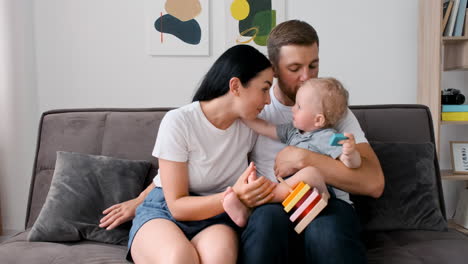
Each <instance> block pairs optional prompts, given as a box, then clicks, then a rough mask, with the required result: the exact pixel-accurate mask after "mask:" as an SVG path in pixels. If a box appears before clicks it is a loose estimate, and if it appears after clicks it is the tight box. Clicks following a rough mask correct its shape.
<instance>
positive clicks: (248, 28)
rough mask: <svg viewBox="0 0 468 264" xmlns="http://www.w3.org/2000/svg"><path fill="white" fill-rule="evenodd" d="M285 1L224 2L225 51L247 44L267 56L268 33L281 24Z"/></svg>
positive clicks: (243, 0)
mask: <svg viewBox="0 0 468 264" xmlns="http://www.w3.org/2000/svg"><path fill="white" fill-rule="evenodd" d="M285 2H286V1H285V0H225V5H224V8H225V12H226V16H225V17H226V22H225V25H226V49H227V48H229V47H232V46H234V45H237V44H248V45H251V46H254V47H256V48H257V49H258V50H260V51H261V52H263V53H264V54H265V55H266V54H267V49H266V41H267V38H268V34H270V31H271V30H272V29H273V28H274V27H275V26H276V25H277V24H279V23H281V22H283V21H284V20H285V19H286V18H285V13H286V3H285Z"/></svg>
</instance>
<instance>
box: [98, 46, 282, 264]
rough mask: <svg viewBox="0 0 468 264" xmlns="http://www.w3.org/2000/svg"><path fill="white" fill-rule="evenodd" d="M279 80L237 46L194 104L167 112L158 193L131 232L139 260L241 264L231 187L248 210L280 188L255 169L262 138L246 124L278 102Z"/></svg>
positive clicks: (159, 143)
mask: <svg viewBox="0 0 468 264" xmlns="http://www.w3.org/2000/svg"><path fill="white" fill-rule="evenodd" d="M272 80H273V71H272V68H271V64H270V62H269V60H268V59H267V58H266V57H265V56H264V55H263V54H261V53H260V52H259V51H257V50H256V49H255V48H253V47H251V46H246V45H239V46H234V47H232V48H230V49H229V50H227V51H226V52H225V53H223V54H222V55H221V56H220V57H219V58H218V60H217V61H216V62H215V63H214V64H213V66H212V67H211V69H210V70H209V71H208V73H207V74H206V76H205V78H204V80H203V81H202V83H201V85H200V87H199V89H198V90H197V92H196V94H195V96H194V98H193V102H192V103H191V104H189V105H186V106H184V107H181V108H179V109H176V110H173V111H170V112H168V113H167V114H166V116H165V117H164V119H163V121H162V122H161V125H160V128H159V130H158V138H157V140H156V144H155V147H154V150H153V156H155V157H157V158H159V174H158V175H157V176H156V177H155V180H154V186H156V188H154V189H152V190H151V187H149V188H148V189H147V190H146V191H145V193H144V194H142V195H143V196H146V198H145V200H144V202H143V203H142V205H141V206H139V207H138V209H137V211H136V216H135V218H134V220H133V226H132V229H131V231H130V239H129V248H130V253H131V256H132V258H133V260H134V261H135V262H136V263H236V258H237V234H236V231H235V228H236V225H235V224H234V223H233V222H232V221H231V220H230V219H229V217H228V216H227V215H226V213H224V209H223V205H222V200H223V197H224V194H225V191H226V189H227V187H230V186H231V187H232V190H233V191H234V192H235V193H236V194H238V195H239V198H240V199H241V200H242V201H243V202H244V203H245V204H246V205H248V206H257V205H260V204H263V203H265V202H267V201H268V200H270V199H271V198H272V194H271V190H272V188H273V187H274V183H272V182H270V181H268V180H266V179H265V178H263V177H261V178H258V179H257V178H256V175H255V168H254V166H253V165H252V164H251V165H250V166H248V162H247V154H248V153H249V152H250V150H251V149H252V147H253V144H254V142H255V135H254V134H253V132H252V131H251V130H250V129H249V128H248V127H247V126H245V125H244V124H243V123H242V122H241V120H240V118H245V119H254V118H255V117H256V116H257V115H258V114H259V113H260V112H261V111H262V109H263V107H264V106H265V104H269V103H270V97H269V89H270V87H271V85H272ZM248 179H249V180H248ZM247 181H249V183H252V184H251V186H250V187H248V190H247V189H246V186H248V185H246V184H245V183H246V182H247ZM161 187H162V188H161ZM146 193H148V195H146ZM135 203H138V202H136V201H135ZM109 210H110V211H120V208H117V207H114V208H113V209H112V207H111V208H109ZM103 220H104V219H103ZM104 222H106V220H104Z"/></svg>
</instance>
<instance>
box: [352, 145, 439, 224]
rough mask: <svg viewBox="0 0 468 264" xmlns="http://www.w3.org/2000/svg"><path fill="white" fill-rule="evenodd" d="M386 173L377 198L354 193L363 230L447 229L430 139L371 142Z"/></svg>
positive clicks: (353, 198)
mask: <svg viewBox="0 0 468 264" xmlns="http://www.w3.org/2000/svg"><path fill="white" fill-rule="evenodd" d="M371 146H372V148H373V149H374V151H375V153H376V154H377V157H378V158H379V161H380V164H381V166H382V169H383V172H384V175H385V189H384V192H383V194H382V196H381V197H380V198H378V199H374V198H371V197H364V196H353V197H352V200H353V201H354V203H355V207H356V210H357V212H358V214H359V215H360V217H361V223H362V225H363V228H364V230H368V231H391V230H402V229H420V230H435V231H445V230H447V222H446V220H445V218H444V217H443V215H442V212H441V210H440V206H439V202H438V196H437V185H436V173H435V165H434V154H435V151H434V145H433V144H432V143H430V142H429V143H381V142H373V143H372V142H371Z"/></svg>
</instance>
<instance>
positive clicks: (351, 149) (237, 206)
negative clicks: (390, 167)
mask: <svg viewBox="0 0 468 264" xmlns="http://www.w3.org/2000/svg"><path fill="white" fill-rule="evenodd" d="M347 109H348V91H346V89H345V88H344V87H343V85H342V84H341V83H340V82H339V81H338V80H336V79H334V78H317V79H311V80H308V81H306V82H305V83H304V84H303V85H302V86H301V87H300V88H299V90H298V91H297V95H296V104H295V105H294V106H293V108H292V112H293V122H292V123H289V124H282V125H278V126H275V125H272V124H270V123H268V122H266V121H265V120H262V119H259V118H257V119H255V120H243V122H244V123H245V124H246V125H247V126H249V127H250V128H251V129H253V130H254V131H255V132H257V133H258V134H261V135H264V136H267V137H270V138H272V139H275V140H280V141H281V142H283V143H285V144H287V145H290V146H296V147H300V148H304V149H308V150H310V151H314V152H317V153H320V154H324V155H328V156H330V157H332V158H333V159H336V158H338V159H339V160H340V161H341V162H343V164H344V165H345V166H346V167H348V168H358V167H360V166H361V155H360V153H359V152H358V150H357V149H356V143H355V141H354V136H353V135H352V134H350V133H345V134H344V135H345V136H346V137H347V138H348V139H345V140H342V141H340V142H339V143H340V144H342V146H332V145H330V144H329V141H330V138H331V137H332V136H333V134H334V133H336V130H334V129H333V127H334V126H335V125H336V124H337V123H338V121H339V120H340V119H341V118H342V117H343V116H344V115H345V114H346V112H347ZM301 181H303V182H305V183H307V184H309V185H310V186H312V187H315V188H317V189H318V191H319V193H321V194H325V195H326V196H329V194H328V190H327V186H326V184H325V182H324V180H323V177H322V176H321V175H320V174H319V173H317V170H314V169H313V168H310V167H306V168H303V169H301V170H299V171H298V172H297V173H295V174H294V175H292V176H290V177H288V178H286V180H285V182H286V183H287V184H278V185H276V187H275V189H274V190H273V194H274V198H273V199H272V200H271V201H270V202H273V203H274V202H282V201H283V200H284V199H285V198H286V197H287V196H288V194H289V193H290V187H289V186H293V187H294V186H296V184H298V183H299V182H301ZM288 185H289V186H288ZM223 207H224V210H225V211H226V213H227V214H228V215H229V216H230V217H231V219H232V220H233V221H234V222H235V223H236V224H237V225H238V226H240V227H243V226H245V224H246V223H247V219H248V217H249V215H250V209H249V208H248V207H246V206H245V205H244V204H243V203H242V202H241V201H240V200H239V198H238V197H237V195H236V194H235V193H234V191H233V190H232V188H228V189H227V191H226V192H225V195H224V200H223Z"/></svg>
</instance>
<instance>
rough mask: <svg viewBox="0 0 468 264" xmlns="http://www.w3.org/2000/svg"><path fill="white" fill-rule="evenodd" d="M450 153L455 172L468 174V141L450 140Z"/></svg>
mask: <svg viewBox="0 0 468 264" xmlns="http://www.w3.org/2000/svg"><path fill="white" fill-rule="evenodd" d="M450 155H451V158H452V168H453V173H455V174H468V141H450Z"/></svg>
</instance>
